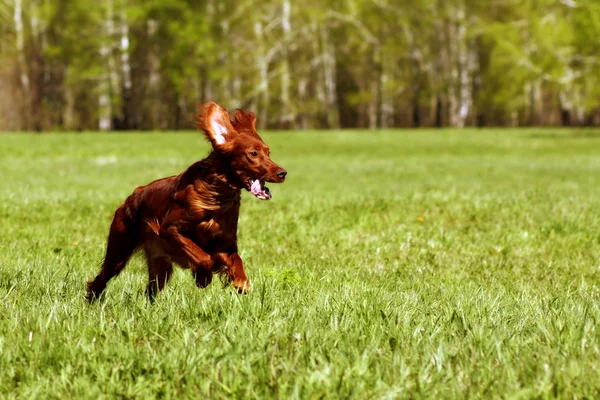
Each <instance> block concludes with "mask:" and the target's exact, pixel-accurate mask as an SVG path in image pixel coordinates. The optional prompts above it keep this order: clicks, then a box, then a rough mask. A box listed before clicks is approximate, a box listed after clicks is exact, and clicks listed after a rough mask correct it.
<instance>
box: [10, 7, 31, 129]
mask: <svg viewBox="0 0 600 400" xmlns="http://www.w3.org/2000/svg"><path fill="white" fill-rule="evenodd" d="M14 22H15V32H16V39H17V63H18V65H19V80H20V82H21V89H22V90H23V100H24V103H25V115H24V118H23V122H24V126H23V127H24V128H25V129H29V128H30V126H31V121H32V115H31V114H32V109H31V88H30V82H29V75H28V73H27V60H26V57H25V34H24V32H23V2H22V0H15V12H14Z"/></svg>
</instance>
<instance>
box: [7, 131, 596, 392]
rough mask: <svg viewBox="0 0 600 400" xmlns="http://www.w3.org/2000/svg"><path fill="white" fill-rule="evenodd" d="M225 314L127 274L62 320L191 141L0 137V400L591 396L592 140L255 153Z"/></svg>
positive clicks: (476, 136) (451, 138)
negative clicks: (152, 185) (266, 176)
mask: <svg viewBox="0 0 600 400" xmlns="http://www.w3.org/2000/svg"><path fill="white" fill-rule="evenodd" d="M263 137H264V138H265V141H266V142H267V143H269V145H270V146H271V148H272V156H273V159H274V160H275V161H276V162H278V163H280V164H281V165H282V166H284V167H285V168H286V169H287V170H288V172H289V177H288V180H287V181H286V183H284V184H282V185H274V184H272V185H270V188H271V190H272V192H273V193H274V196H273V200H271V201H270V202H262V201H259V200H257V199H256V198H254V197H253V196H251V195H250V194H248V193H245V194H244V195H243V204H242V210H241V217H240V228H239V236H240V250H241V255H242V257H243V258H244V261H245V263H246V269H247V271H248V273H249V276H250V279H251V280H252V283H253V291H252V293H251V294H249V295H246V296H243V295H238V294H237V293H234V292H233V290H232V289H231V288H230V287H226V288H224V287H223V285H222V284H221V283H220V282H219V281H218V280H215V281H213V284H212V285H211V286H210V287H208V288H207V289H204V290H200V289H197V288H196V287H195V285H194V281H193V279H192V277H191V274H190V273H189V271H185V270H177V272H176V274H175V276H174V279H173V280H172V281H171V283H170V284H169V285H168V287H167V289H166V290H165V291H164V292H162V293H161V294H160V295H159V297H158V298H157V300H156V302H155V304H154V305H150V304H149V303H148V302H147V300H146V299H145V297H144V288H145V285H146V279H147V278H146V271H145V266H144V265H143V263H142V260H141V258H139V257H136V258H135V259H134V260H133V261H132V262H131V263H130V264H129V266H128V267H127V268H126V269H125V271H124V272H123V273H122V274H121V275H120V276H119V277H118V278H117V279H115V280H113V281H111V283H110V285H109V287H108V290H107V292H106V298H105V300H104V301H102V302H100V303H97V304H94V305H91V306H90V305H88V304H86V303H85V301H84V293H85V292H84V291H85V282H86V281H87V280H88V279H90V278H92V277H93V276H94V275H95V274H96V272H97V270H98V266H99V263H100V261H101V258H102V256H103V252H104V247H105V239H106V235H107V232H108V227H109V224H110V221H111V217H112V213H113V212H114V210H115V209H116V207H117V206H119V204H121V202H122V201H123V200H124V199H125V197H126V196H127V195H129V194H130V193H131V192H132V190H133V189H134V188H135V187H136V186H138V185H141V184H145V183H147V182H149V181H150V180H153V179H155V178H159V177H163V176H167V175H172V174H176V173H179V172H180V171H182V170H183V169H184V168H186V167H187V166H188V165H189V164H191V163H192V162H194V161H196V160H198V159H200V158H202V157H203V156H205V155H206V153H207V150H208V145H207V144H206V143H205V142H204V141H203V139H202V138H201V136H200V134H198V133H173V134H91V133H90V134H56V135H16V134H15V135H1V136H0V143H1V145H2V155H1V158H0V176H1V178H2V184H1V185H0V216H1V220H0V221H1V224H0V237H1V240H0V250H1V251H0V397H2V398H27V399H35V398H40V399H42V398H43V399H45V398H90V399H96V398H102V397H104V398H143V399H151V398H185V397H187V398H206V397H209V396H210V397H211V398H227V397H236V398H284V399H286V398H302V399H305V398H309V399H312V398H357V399H363V398H450V399H454V398H468V397H469V398H495V397H496V398H517V399H529V398H555V397H558V398H579V399H581V398H594V397H596V398H597V397H599V396H600V328H599V327H598V324H599V322H600V288H599V279H600V276H599V275H600V131H593V130H584V131H576V130H570V131H569V130H487V131H476V130H464V131H460V130H447V131H427V130H423V131H387V132H359V131H355V132H343V133H342V132H309V133H275V132H272V133H265V134H264V135H263Z"/></svg>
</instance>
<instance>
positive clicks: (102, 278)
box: [87, 205, 140, 302]
mask: <svg viewBox="0 0 600 400" xmlns="http://www.w3.org/2000/svg"><path fill="white" fill-rule="evenodd" d="M139 237H140V228H139V225H138V224H137V223H136V222H135V221H133V220H132V219H131V218H129V217H128V213H127V209H126V205H122V206H121V207H119V209H117V211H116V212H115V217H114V219H113V221H112V224H111V226H110V232H109V234H108V244H107V247H106V255H105V257H104V262H103V263H102V269H101V270H100V273H99V274H98V276H96V278H95V279H94V280H93V281H90V282H88V284H87V299H88V301H90V302H92V301H94V300H95V299H97V298H98V297H100V294H102V292H103V291H104V288H106V284H107V283H108V281H109V280H110V279H111V278H113V277H115V276H117V275H118V274H119V273H120V272H121V271H122V270H123V268H125V265H126V264H127V261H129V258H130V257H131V255H132V254H133V252H134V251H135V249H136V247H137V245H138V242H139Z"/></svg>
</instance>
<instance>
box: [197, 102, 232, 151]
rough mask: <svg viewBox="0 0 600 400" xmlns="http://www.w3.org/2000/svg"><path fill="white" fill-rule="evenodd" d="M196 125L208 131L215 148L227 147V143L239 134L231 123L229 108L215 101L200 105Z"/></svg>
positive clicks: (207, 133) (207, 134)
mask: <svg viewBox="0 0 600 400" xmlns="http://www.w3.org/2000/svg"><path fill="white" fill-rule="evenodd" d="M196 127H197V128H198V129H201V130H203V131H204V133H206V136H207V137H208V139H209V140H210V142H211V143H212V145H213V147H214V148H215V149H217V148H221V149H227V148H228V146H227V144H228V143H231V141H232V139H233V138H234V136H235V135H237V134H238V132H237V131H236V130H235V129H234V127H233V125H231V122H230V120H229V114H228V113H227V110H225V109H224V108H223V107H221V106H220V105H218V104H217V103H214V102H210V103H205V104H201V105H200V109H199V112H198V115H197V116H196Z"/></svg>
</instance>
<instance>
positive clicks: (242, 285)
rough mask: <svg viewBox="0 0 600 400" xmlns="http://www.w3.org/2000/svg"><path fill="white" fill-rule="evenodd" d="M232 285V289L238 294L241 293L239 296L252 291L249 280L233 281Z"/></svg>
mask: <svg viewBox="0 0 600 400" xmlns="http://www.w3.org/2000/svg"><path fill="white" fill-rule="evenodd" d="M232 285H233V287H234V288H236V289H237V291H238V293H241V294H248V293H250V290H251V289H252V285H250V281H249V280H245V281H234V282H233V283H232Z"/></svg>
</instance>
